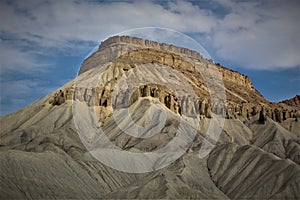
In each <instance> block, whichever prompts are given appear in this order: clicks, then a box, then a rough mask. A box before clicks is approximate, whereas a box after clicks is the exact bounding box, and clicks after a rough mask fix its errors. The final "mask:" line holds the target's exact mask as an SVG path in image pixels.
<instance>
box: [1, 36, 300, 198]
mask: <svg viewBox="0 0 300 200" xmlns="http://www.w3.org/2000/svg"><path fill="white" fill-rule="evenodd" d="M218 76H219V78H218ZM299 105H300V104H299V96H298V97H296V98H295V99H294V100H289V101H283V102H280V103H273V102H269V101H267V100H266V99H265V98H264V97H263V96H262V95H261V94H260V93H259V92H258V91H257V90H256V89H255V88H254V87H253V85H252V82H251V80H250V79H249V78H248V77H247V76H245V75H242V74H240V73H238V72H236V71H232V70H230V69H227V68H225V67H223V66H221V65H220V64H215V63H214V62H213V61H212V60H207V59H205V58H203V57H202V56H201V55H200V54H199V53H197V52H195V51H192V50H189V49H186V48H181V47H178V46H174V45H170V44H165V43H158V42H155V41H150V40H143V39H140V38H135V37H129V36H114V37H111V38H109V39H107V40H105V41H104V42H102V43H101V45H100V46H99V48H98V50H97V51H96V52H94V53H93V54H92V55H90V56H89V57H88V58H87V59H86V60H85V61H84V62H83V63H82V66H81V69H80V71H79V74H78V77H76V78H75V79H74V80H72V81H70V82H69V83H67V84H65V85H64V86H62V87H60V88H58V89H57V90H56V91H54V92H53V93H51V94H48V95H47V96H45V97H43V98H41V99H39V100H37V101H36V102H34V103H32V104H31V105H29V106H27V107H25V108H23V109H21V110H19V111H17V112H15V113H12V114H10V115H7V116H4V117H2V118H1V119H0V125H1V130H0V190H1V192H0V198H1V199H50V198H51V199H300V192H299V191H300V166H299V164H300V138H299V137H300V131H299V130H300V108H299ZM99 130H101V131H99ZM104 141H105V142H104ZM111 146H113V148H111Z"/></svg>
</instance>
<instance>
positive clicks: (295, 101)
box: [281, 95, 300, 107]
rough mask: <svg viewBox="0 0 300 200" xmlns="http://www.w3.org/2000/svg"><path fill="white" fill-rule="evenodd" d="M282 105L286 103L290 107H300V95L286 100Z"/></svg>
mask: <svg viewBox="0 0 300 200" xmlns="http://www.w3.org/2000/svg"><path fill="white" fill-rule="evenodd" d="M281 103H285V104H287V105H289V106H296V107H300V95H296V96H295V97H294V98H291V99H287V100H284V101H282V102H281Z"/></svg>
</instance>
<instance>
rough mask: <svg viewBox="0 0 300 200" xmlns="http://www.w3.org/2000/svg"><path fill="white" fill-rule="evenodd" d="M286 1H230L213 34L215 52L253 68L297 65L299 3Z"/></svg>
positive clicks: (298, 57) (299, 63)
mask: <svg viewBox="0 0 300 200" xmlns="http://www.w3.org/2000/svg"><path fill="white" fill-rule="evenodd" d="M287 2H288V3H287ZM287 2H286V1H272V3H270V2H268V1H265V2H264V4H257V3H252V4H249V3H244V2H243V3H234V4H231V5H230V6H231V8H232V10H231V12H230V13H229V14H227V15H226V16H225V17H224V18H223V19H221V20H219V25H218V26H217V27H216V29H215V31H214V33H213V36H212V37H213V40H212V41H213V44H214V46H215V47H216V49H217V55H218V56H220V57H222V58H223V59H226V60H231V61H233V62H235V63H238V64H240V65H243V66H242V67H246V68H252V69H276V68H291V67H296V66H299V65H300V56H299V50H300V39H299V36H298V35H299V32H300V26H299V19H300V12H299V3H297V2H295V1H287Z"/></svg>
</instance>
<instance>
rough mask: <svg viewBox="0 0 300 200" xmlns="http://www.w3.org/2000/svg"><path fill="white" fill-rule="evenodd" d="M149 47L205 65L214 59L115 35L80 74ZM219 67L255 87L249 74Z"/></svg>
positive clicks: (240, 82) (226, 76)
mask: <svg viewBox="0 0 300 200" xmlns="http://www.w3.org/2000/svg"><path fill="white" fill-rule="evenodd" d="M148 48H150V49H156V50H162V51H167V52H169V53H175V54H178V55H180V56H182V57H183V58H190V59H192V60H193V61H197V62H201V63H204V65H208V64H213V63H212V61H208V60H206V59H204V58H203V57H202V56H201V55H200V54H199V53H198V52H196V51H193V50H190V49H187V48H182V47H178V46H174V45H170V44H166V43H159V42H156V41H151V40H143V39H141V38H135V37H130V36H114V37H110V38H108V39H107V40H105V41H104V42H102V43H101V45H100V46H99V49H98V51H96V52H95V53H94V54H92V55H91V56H90V57H89V58H87V59H86V60H85V61H84V62H83V64H82V67H81V68H80V71H79V74H81V73H83V72H85V71H87V70H89V69H92V68H95V67H97V66H101V65H102V64H104V63H107V62H110V61H112V60H114V59H116V58H117V57H119V56H121V55H124V54H126V53H127V52H130V51H132V50H137V49H148ZM169 64H170V63H169ZM204 67H205V66H204ZM217 67H218V68H219V70H220V71H221V73H222V74H223V77H224V79H225V80H227V81H230V82H232V83H234V84H238V85H243V86H245V87H247V88H249V89H251V88H253V86H252V83H251V81H250V79H249V78H248V77H247V76H244V75H242V74H240V73H238V72H236V71H232V70H229V69H226V68H224V67H221V66H220V65H218V66H217Z"/></svg>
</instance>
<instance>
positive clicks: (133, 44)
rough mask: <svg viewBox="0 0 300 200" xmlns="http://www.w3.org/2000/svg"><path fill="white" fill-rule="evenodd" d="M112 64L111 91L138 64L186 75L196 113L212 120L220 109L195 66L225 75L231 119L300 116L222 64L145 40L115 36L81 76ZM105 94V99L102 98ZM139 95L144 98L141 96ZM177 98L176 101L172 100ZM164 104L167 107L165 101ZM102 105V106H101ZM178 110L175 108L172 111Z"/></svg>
mask: <svg viewBox="0 0 300 200" xmlns="http://www.w3.org/2000/svg"><path fill="white" fill-rule="evenodd" d="M109 62H111V64H110V65H109V67H108V70H109V71H110V72H108V74H110V78H109V79H108V80H107V81H108V82H109V83H110V84H108V85H109V88H107V86H106V87H104V88H106V89H105V90H107V91H110V90H113V88H114V87H115V83H116V82H117V81H116V80H118V79H119V78H120V77H121V76H122V75H123V74H124V73H125V72H126V71H127V70H129V69H132V68H135V66H136V65H137V64H161V65H165V66H169V67H171V68H173V69H176V70H179V71H180V72H182V73H183V74H184V76H185V77H186V78H187V79H188V80H189V81H190V83H192V85H193V89H194V91H195V92H196V94H197V95H198V97H199V99H198V103H197V105H199V107H197V109H195V110H198V109H200V110H201V109H202V110H203V109H204V110H206V112H202V115H204V116H206V117H209V116H210V110H211V109H213V110H214V111H216V110H218V107H220V106H219V105H211V104H210V103H209V102H210V99H209V98H210V97H209V95H210V94H209V92H208V88H207V86H206V84H205V81H204V79H203V77H202V74H201V73H199V72H198V71H196V70H195V66H198V67H200V68H201V69H203V70H206V69H208V68H209V67H211V66H212V65H213V66H214V67H216V68H217V69H218V70H219V72H220V73H221V75H222V79H223V84H224V86H225V89H226V100H227V111H226V112H227V117H229V118H237V117H238V116H244V117H247V118H248V119H250V118H251V116H255V115H257V114H258V113H259V112H260V111H261V110H262V109H263V114H264V115H265V116H268V117H270V118H271V119H273V120H275V121H277V122H282V121H284V120H286V119H288V118H295V117H296V116H298V115H299V111H298V110H295V109H294V108H293V107H289V106H285V105H283V104H271V103H270V102H268V101H266V100H265V99H264V97H263V96H262V95H261V94H260V93H259V92H258V91H257V90H256V89H255V88H254V87H253V85H252V82H251V80H250V79H249V77H247V76H245V75H243V74H240V73H238V72H236V71H233V70H230V69H227V68H225V67H223V66H221V65H220V64H214V63H212V61H211V60H206V59H204V58H203V57H202V56H201V55H200V54H199V53H198V52H195V51H192V50H189V49H186V48H181V47H177V46H174V45H169V44H165V43H158V42H155V41H150V40H143V39H141V38H134V37H129V36H114V37H111V38H109V39H107V40H105V41H104V42H102V43H101V45H100V46H99V49H98V51H96V52H95V53H94V54H92V55H91V56H90V57H89V58H87V59H86V60H85V61H84V62H83V64H82V67H81V70H80V73H79V74H82V73H84V72H86V71H88V70H91V69H95V68H97V67H101V66H102V65H103V64H105V63H109ZM149 67H150V68H151V66H149ZM148 87H150V86H148ZM156 88H157V90H158V91H160V90H163V89H161V88H160V86H156ZM99 91H103V89H101V88H99ZM101 94H103V95H104V97H101ZM101 94H99V98H98V99H97V100H96V102H100V99H102V100H101V102H102V103H103V102H108V104H110V100H111V97H110V93H109V92H102V93H101ZM136 95H138V96H142V94H141V93H139V92H138V93H137V94H136ZM158 95H159V99H161V100H162V99H164V98H166V96H167V95H169V94H167V93H163V92H161V93H160V94H158ZM173 96H174V95H173ZM104 98H105V99H106V100H105V99H104ZM174 98H175V97H172V98H171V99H174ZM203 101H204V102H205V103H203ZM162 102H163V103H164V101H163V100H162ZM102 103H99V105H101V104H102ZM172 104H173V103H172ZM174 104H176V106H178V107H179V108H180V107H181V105H183V104H184V102H183V101H182V100H181V99H178V100H176V101H174ZM201 104H203V105H206V107H205V108H203V106H202V108H201ZM105 105H106V104H105ZM174 106H175V105H171V107H174Z"/></svg>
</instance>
